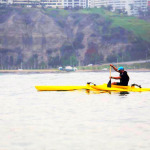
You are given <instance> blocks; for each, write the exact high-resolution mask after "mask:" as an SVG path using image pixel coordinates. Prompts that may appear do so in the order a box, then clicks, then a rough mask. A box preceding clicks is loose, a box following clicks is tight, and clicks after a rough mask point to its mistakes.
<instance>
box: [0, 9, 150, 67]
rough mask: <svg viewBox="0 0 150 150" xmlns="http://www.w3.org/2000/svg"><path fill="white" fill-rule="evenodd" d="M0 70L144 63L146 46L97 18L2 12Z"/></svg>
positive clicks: (70, 13)
mask: <svg viewBox="0 0 150 150" xmlns="http://www.w3.org/2000/svg"><path fill="white" fill-rule="evenodd" d="M0 18H1V19H0V67H1V68H2V67H20V65H23V67H24V68H41V67H49V68H50V67H57V66H61V65H79V64H80V65H87V64H90V63H92V64H100V63H102V62H116V61H117V59H118V61H128V60H138V59H145V58H146V57H149V51H150V42H149V41H150V40H145V39H143V38H141V37H140V36H137V35H135V33H134V32H132V31H130V30H127V29H126V28H123V27H119V26H118V27H116V26H115V27H114V26H112V24H113V21H112V20H111V19H108V18H106V17H104V16H103V15H100V14H96V13H93V14H85V13H81V12H80V11H70V10H69V11H65V10H57V9H56V10H54V9H51V10H48V9H47V10H45V9H44V10H43V9H35V8H28V9H27V8H7V9H6V8H5V9H3V8H0Z"/></svg>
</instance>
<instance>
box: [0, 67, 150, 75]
mask: <svg viewBox="0 0 150 150" xmlns="http://www.w3.org/2000/svg"><path fill="white" fill-rule="evenodd" d="M127 71H129V72H130V71H131V72H134V71H135V72H150V69H145V68H143V69H142V68H141V69H127ZM66 72H67V71H60V70H57V69H41V70H40V69H37V70H36V69H35V70H0V73H23V74H24V73H27V74H28V73H66ZM71 72H72V71H71ZM75 72H109V70H106V71H103V70H77V71H75Z"/></svg>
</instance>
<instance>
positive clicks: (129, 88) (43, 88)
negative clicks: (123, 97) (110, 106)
mask: <svg viewBox="0 0 150 150" xmlns="http://www.w3.org/2000/svg"><path fill="white" fill-rule="evenodd" d="M35 88H36V89H37V90H38V91H73V90H82V89H85V90H93V91H94V90H95V91H96V90H97V91H108V92H109V91H110V92H111V91H117V92H145V91H150V88H139V87H135V86H119V85H112V86H111V88H109V87H107V84H102V85H90V84H87V85H86V86H46V85H45V86H35Z"/></svg>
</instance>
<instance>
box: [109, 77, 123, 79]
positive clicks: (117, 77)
mask: <svg viewBox="0 0 150 150" xmlns="http://www.w3.org/2000/svg"><path fill="white" fill-rule="evenodd" d="M110 79H116V80H119V79H121V77H110Z"/></svg>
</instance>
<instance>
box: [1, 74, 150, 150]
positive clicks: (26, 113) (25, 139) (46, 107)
mask: <svg viewBox="0 0 150 150" xmlns="http://www.w3.org/2000/svg"><path fill="white" fill-rule="evenodd" d="M117 75H118V74H117V73H112V76H117ZM129 75H130V83H129V84H131V83H137V84H140V85H142V87H149V88H150V72H129ZM89 81H91V82H94V83H96V84H103V83H107V82H108V81H109V73H108V72H97V73H96V72H84V73H79V72H73V73H47V74H0V150H149V149H150V92H143V93H129V94H120V93H92V92H91V93H86V91H84V90H83V91H69V92H55V91H53V92H49V91H48V92H38V91H37V90H36V89H35V87H34V86H35V85H85V84H86V83H87V82H89Z"/></svg>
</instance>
